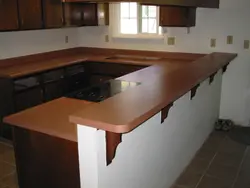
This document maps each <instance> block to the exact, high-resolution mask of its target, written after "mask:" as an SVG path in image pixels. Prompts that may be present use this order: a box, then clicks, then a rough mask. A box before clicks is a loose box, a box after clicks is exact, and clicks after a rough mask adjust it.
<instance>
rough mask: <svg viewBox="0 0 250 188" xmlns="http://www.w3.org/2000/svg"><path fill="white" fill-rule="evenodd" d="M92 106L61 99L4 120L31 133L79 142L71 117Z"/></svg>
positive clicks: (73, 100)
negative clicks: (74, 113)
mask: <svg viewBox="0 0 250 188" xmlns="http://www.w3.org/2000/svg"><path fill="white" fill-rule="evenodd" d="M90 104H92V103H91V102H88V101H83V100H81V101H79V100H75V99H69V98H64V97H62V98H59V99H56V100H53V101H50V102H48V103H45V104H42V105H39V106H36V107H33V108H30V109H27V110H24V111H22V112H19V113H17V114H14V115H11V116H9V117H6V118H5V119H4V121H5V122H7V123H10V124H12V125H16V126H19V127H22V128H24V129H28V130H31V131H36V132H40V133H44V134H47V135H50V136H54V137H59V138H63V139H66V140H70V141H74V142H77V127H76V124H74V123H70V122H69V115H70V114H72V113H73V112H77V111H79V110H82V109H84V108H87V107H88V106H90Z"/></svg>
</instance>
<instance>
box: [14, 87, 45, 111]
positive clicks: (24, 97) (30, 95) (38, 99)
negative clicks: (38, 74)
mask: <svg viewBox="0 0 250 188" xmlns="http://www.w3.org/2000/svg"><path fill="white" fill-rule="evenodd" d="M14 98H15V111H16V112H19V111H22V110H25V109H27V108H30V107H33V106H36V105H39V104H41V103H42V102H43V91H42V89H41V87H39V86H38V87H34V88H32V89H29V90H25V91H22V92H18V93H15V97H14Z"/></svg>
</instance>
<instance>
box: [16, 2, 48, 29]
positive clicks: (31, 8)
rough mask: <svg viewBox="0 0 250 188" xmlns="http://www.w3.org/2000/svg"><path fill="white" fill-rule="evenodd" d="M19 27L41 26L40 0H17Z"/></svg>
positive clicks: (32, 27)
mask: <svg viewBox="0 0 250 188" xmlns="http://www.w3.org/2000/svg"><path fill="white" fill-rule="evenodd" d="M18 1H19V15H20V28H21V29H39V28H42V25H43V23H42V2H41V0H18Z"/></svg>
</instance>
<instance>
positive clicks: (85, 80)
mask: <svg viewBox="0 0 250 188" xmlns="http://www.w3.org/2000/svg"><path fill="white" fill-rule="evenodd" d="M89 82H90V81H89V77H88V75H87V74H85V73H84V72H82V73H78V74H75V75H72V76H70V77H69V78H67V81H66V91H67V93H68V92H72V91H75V90H78V89H82V88H85V87H87V86H89Z"/></svg>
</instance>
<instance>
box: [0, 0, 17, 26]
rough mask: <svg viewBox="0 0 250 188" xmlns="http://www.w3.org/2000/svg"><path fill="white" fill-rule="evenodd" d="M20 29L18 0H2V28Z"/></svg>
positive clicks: (0, 9)
mask: <svg viewBox="0 0 250 188" xmlns="http://www.w3.org/2000/svg"><path fill="white" fill-rule="evenodd" d="M16 29H18V8H17V0H0V30H16Z"/></svg>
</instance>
